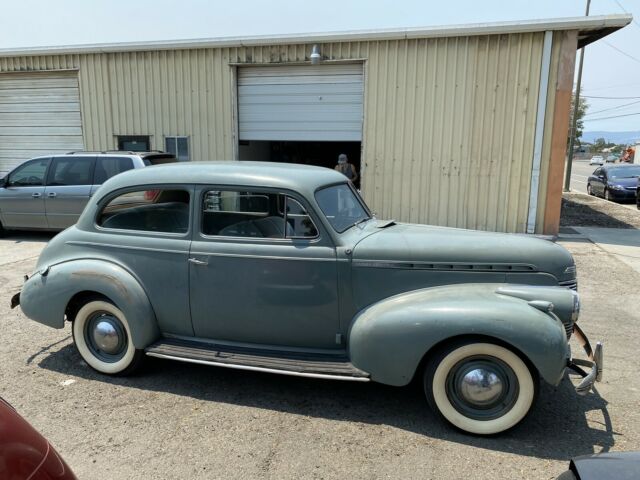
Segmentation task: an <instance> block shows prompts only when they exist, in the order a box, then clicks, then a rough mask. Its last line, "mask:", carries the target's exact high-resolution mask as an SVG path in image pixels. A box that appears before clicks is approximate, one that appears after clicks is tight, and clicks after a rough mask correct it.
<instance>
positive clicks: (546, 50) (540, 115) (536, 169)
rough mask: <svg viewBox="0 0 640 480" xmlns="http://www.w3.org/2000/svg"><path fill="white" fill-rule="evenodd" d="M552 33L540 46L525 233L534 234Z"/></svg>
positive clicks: (546, 36) (546, 35)
mask: <svg viewBox="0 0 640 480" xmlns="http://www.w3.org/2000/svg"><path fill="white" fill-rule="evenodd" d="M552 46H553V32H551V31H549V30H548V31H546V32H544V44H543V46H542V67H541V68H540V88H539V89H538V110H537V114H536V130H535V136H534V139H533V163H532V166H531V186H530V190H529V213H528V215H527V233H535V228H536V216H537V213H538V195H539V186H540V165H541V163H542V140H543V138H544V120H545V115H546V113H547V95H548V90H549V71H550V70H551V47H552Z"/></svg>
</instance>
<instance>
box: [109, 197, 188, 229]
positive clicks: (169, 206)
mask: <svg viewBox="0 0 640 480" xmlns="http://www.w3.org/2000/svg"><path fill="white" fill-rule="evenodd" d="M96 223H97V225H98V226H100V227H102V228H110V229H118V230H138V231H145V232H162V233H187V231H188V230H189V192H187V191H185V190H138V191H135V192H127V193H123V194H122V195H118V196H117V197H115V198H112V199H111V200H110V201H109V202H108V203H107V204H106V205H105V206H104V207H103V208H102V210H101V211H100V213H99V215H98V218H97V222H96Z"/></svg>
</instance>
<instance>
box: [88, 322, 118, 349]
mask: <svg viewBox="0 0 640 480" xmlns="http://www.w3.org/2000/svg"><path fill="white" fill-rule="evenodd" d="M93 341H94V342H96V346H97V347H98V348H99V349H100V350H102V351H103V352H104V353H110V354H114V353H116V352H117V351H118V346H119V345H120V337H119V335H118V330H116V328H115V327H114V326H113V324H112V323H111V322H109V321H107V320H100V321H99V322H97V323H96V325H95V326H94V327H93Z"/></svg>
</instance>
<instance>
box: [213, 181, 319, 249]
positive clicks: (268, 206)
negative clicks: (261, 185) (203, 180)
mask: <svg viewBox="0 0 640 480" xmlns="http://www.w3.org/2000/svg"><path fill="white" fill-rule="evenodd" d="M202 233H204V234H205V235H212V236H223V237H250V238H313V237H317V236H318V230H317V229H316V226H315V225H314V223H313V221H312V220H311V217H310V216H309V214H308V212H307V211H306V210H305V208H304V207H303V206H302V205H301V204H300V203H299V202H298V201H297V200H295V199H294V198H291V197H290V196H288V195H286V194H283V193H263V192H248V191H230V190H210V191H208V192H206V193H205V195H204V200H203V204H202Z"/></svg>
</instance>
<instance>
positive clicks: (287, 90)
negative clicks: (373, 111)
mask: <svg viewBox="0 0 640 480" xmlns="http://www.w3.org/2000/svg"><path fill="white" fill-rule="evenodd" d="M348 94H362V84H361V83H360V84H358V83H343V84H335V83H332V84H318V83H315V84H305V85H301V84H293V83H287V84H279V85H275V84H274V85H244V86H238V95H241V96H244V95H256V96H258V95H314V96H318V95H334V96H341V95H348Z"/></svg>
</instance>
